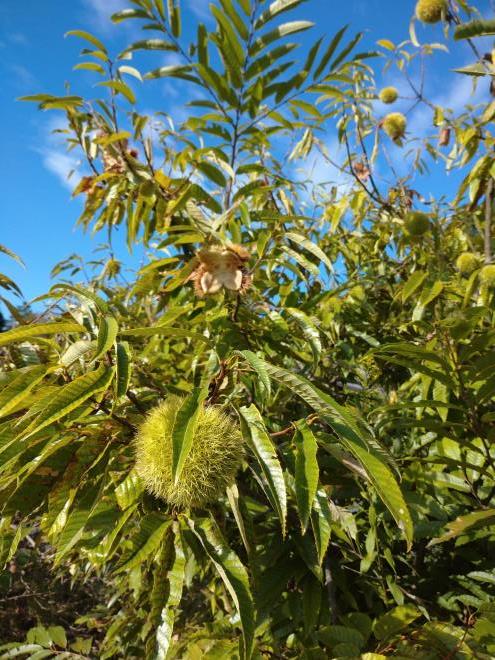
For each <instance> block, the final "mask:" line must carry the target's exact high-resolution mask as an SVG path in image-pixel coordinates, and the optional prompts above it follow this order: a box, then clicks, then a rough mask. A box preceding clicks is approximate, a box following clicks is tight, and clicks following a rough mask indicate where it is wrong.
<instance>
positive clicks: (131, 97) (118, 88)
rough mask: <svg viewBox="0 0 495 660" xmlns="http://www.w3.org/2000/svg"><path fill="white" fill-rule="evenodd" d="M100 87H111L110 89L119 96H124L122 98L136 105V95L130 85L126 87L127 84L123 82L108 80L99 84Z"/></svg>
mask: <svg viewBox="0 0 495 660" xmlns="http://www.w3.org/2000/svg"><path fill="white" fill-rule="evenodd" d="M98 85H102V86H103V87H110V89H112V90H113V91H114V92H116V93H117V94H122V96H124V97H125V98H126V99H127V100H128V101H129V103H131V104H132V105H134V104H135V103H136V95H135V94H134V92H133V91H132V89H131V88H130V87H129V85H126V83H125V82H123V81H122V80H106V81H104V82H101V83H98Z"/></svg>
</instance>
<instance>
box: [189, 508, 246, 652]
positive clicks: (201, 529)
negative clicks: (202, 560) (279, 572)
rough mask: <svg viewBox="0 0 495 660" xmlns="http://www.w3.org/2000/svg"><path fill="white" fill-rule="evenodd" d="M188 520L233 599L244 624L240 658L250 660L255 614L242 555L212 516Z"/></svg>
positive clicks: (242, 625) (242, 624)
mask: <svg viewBox="0 0 495 660" xmlns="http://www.w3.org/2000/svg"><path fill="white" fill-rule="evenodd" d="M188 524H189V527H190V528H191V529H192V531H193V532H194V533H195V534H196V536H197V537H198V538H199V540H200V542H201V544H202V546H203V548H204V549H205V551H206V553H207V555H208V556H209V558H210V559H211V561H212V562H213V564H214V566H215V568H216V569H217V571H218V573H219V575H220V577H221V578H222V580H223V582H224V584H225V587H226V588H227V591H228V592H229V594H230V596H231V598H232V600H233V601H234V604H235V607H236V609H237V612H238V613H239V617H240V621H241V627H242V636H243V639H242V642H243V643H242V644H241V648H240V655H241V660H249V659H250V658H251V654H252V648H253V638H254V622H255V616H254V602H253V597H252V595H251V589H250V587H249V578H248V574H247V571H246V569H245V568H244V566H243V564H242V563H241V561H240V559H239V557H238V556H237V555H236V554H235V552H234V551H233V550H232V549H231V548H229V546H228V545H227V542H226V541H225V539H224V537H223V535H222V533H221V531H220V529H219V527H218V525H217V524H216V522H215V521H214V520H213V519H211V518H210V519H202V520H197V521H192V520H188Z"/></svg>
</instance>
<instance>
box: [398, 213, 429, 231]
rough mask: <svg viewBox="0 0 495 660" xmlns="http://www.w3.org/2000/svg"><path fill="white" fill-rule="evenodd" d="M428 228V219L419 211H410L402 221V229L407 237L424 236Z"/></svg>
mask: <svg viewBox="0 0 495 660" xmlns="http://www.w3.org/2000/svg"><path fill="white" fill-rule="evenodd" d="M430 228H431V223H430V218H429V217H428V215H427V214H426V213H421V211H410V212H409V213H408V214H407V215H406V217H405V219H404V229H405V231H406V233H407V234H408V236H414V237H419V236H424V235H425V234H426V233H427V232H428V231H429V230H430Z"/></svg>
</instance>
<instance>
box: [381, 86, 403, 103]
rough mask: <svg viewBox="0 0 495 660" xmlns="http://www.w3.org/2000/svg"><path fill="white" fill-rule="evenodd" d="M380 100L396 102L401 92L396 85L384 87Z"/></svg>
mask: <svg viewBox="0 0 495 660" xmlns="http://www.w3.org/2000/svg"><path fill="white" fill-rule="evenodd" d="M379 98H380V101H381V102H382V103H386V104H387V105H389V104H391V103H395V102H396V101H397V99H398V98H399V92H398V91H397V90H396V88H395V87H384V88H383V89H382V91H381V92H380V94H379Z"/></svg>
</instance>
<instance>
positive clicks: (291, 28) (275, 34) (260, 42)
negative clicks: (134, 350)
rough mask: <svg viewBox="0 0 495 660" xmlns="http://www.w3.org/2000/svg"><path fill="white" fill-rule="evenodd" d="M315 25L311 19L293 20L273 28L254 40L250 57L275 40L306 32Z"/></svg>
mask: <svg viewBox="0 0 495 660" xmlns="http://www.w3.org/2000/svg"><path fill="white" fill-rule="evenodd" d="M313 26H314V23H311V21H291V22H290V23H284V24H283V25H279V26H278V27H277V28H275V29H274V30H271V31H270V32H268V33H267V34H264V35H263V36H261V37H258V39H256V40H255V41H254V43H253V45H252V46H251V48H250V49H249V55H250V57H254V56H255V55H257V54H258V53H259V52H260V51H262V50H263V49H264V48H266V47H267V46H268V45H270V44H271V43H273V42H274V41H277V40H278V39H281V38H282V37H287V36H288V35H289V34H297V33H298V32H304V31H305V30H308V29H309V28H311V27H313Z"/></svg>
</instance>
